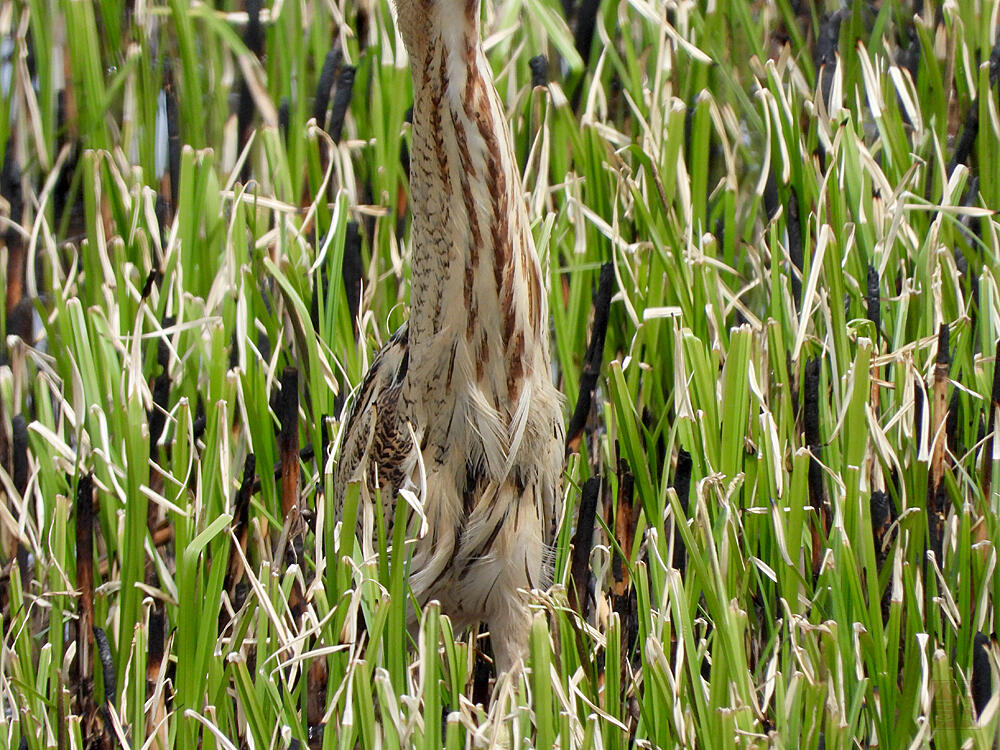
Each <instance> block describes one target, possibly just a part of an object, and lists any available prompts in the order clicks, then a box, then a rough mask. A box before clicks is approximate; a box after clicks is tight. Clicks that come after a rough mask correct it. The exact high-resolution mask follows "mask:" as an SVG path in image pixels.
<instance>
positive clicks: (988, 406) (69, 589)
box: [0, 0, 1000, 750]
mask: <svg viewBox="0 0 1000 750" xmlns="http://www.w3.org/2000/svg"><path fill="white" fill-rule="evenodd" d="M805 6H806V4H800V3H796V2H790V1H789V0H777V2H775V3H759V4H748V3H745V2H742V1H741V0H717V1H716V2H714V3H697V4H693V3H673V2H670V3H667V2H643V1H642V0H631V1H629V2H622V3H610V2H609V3H602V4H597V5H596V6H594V5H593V4H590V3H587V2H580V3H575V2H572V1H570V2H566V3H556V2H550V1H549V0H528V1H527V2H501V3H499V4H496V5H494V4H492V3H487V4H486V7H484V10H483V23H484V31H485V36H486V39H487V43H486V52H487V56H488V58H489V59H490V61H491V63H492V64H493V68H494V71H495V75H496V79H497V86H498V89H499V92H500V96H501V99H502V101H503V102H504V103H505V105H506V107H507V110H508V113H509V117H510V121H511V126H512V128H513V132H514V139H515V144H516V145H515V148H516V151H517V154H518V157H519V159H521V162H522V163H521V168H522V170H523V171H524V174H525V181H524V184H525V192H526V195H527V200H528V203H529V206H530V215H531V218H532V221H533V226H534V230H535V237H536V241H537V244H538V247H539V251H540V253H541V255H542V257H543V263H544V265H545V267H546V268H547V269H548V275H549V289H550V299H549V305H550V310H551V318H552V331H553V346H552V350H553V357H554V359H555V366H556V373H557V378H558V382H559V386H560V388H561V389H562V390H563V391H564V392H565V393H566V394H567V395H568V397H569V401H570V403H571V404H572V403H573V401H575V398H576V395H577V392H578V390H579V387H580V382H581V372H582V370H583V364H584V355H585V351H586V348H587V344H588V339H589V337H590V333H591V321H592V313H591V308H592V300H593V290H594V289H595V287H596V286H597V281H598V278H599V276H600V272H601V266H602V265H603V264H605V263H611V264H612V267H613V272H614V280H615V287H616V290H617V291H616V294H615V297H614V299H613V301H612V304H611V310H610V318H609V326H608V332H607V343H606V347H605V362H606V365H605V367H604V369H603V371H602V375H601V377H600V379H599V381H598V387H597V389H596V391H595V396H596V398H595V401H594V406H593V411H592V413H591V415H590V419H589V420H588V422H587V425H586V428H585V431H584V434H583V439H582V441H581V442H580V443H579V444H578V449H577V450H575V451H574V452H573V454H572V455H571V456H570V458H569V460H568V465H567V471H566V483H565V486H566V514H565V518H564V522H563V525H562V529H561V532H560V536H559V539H560V544H559V547H558V550H557V555H556V571H555V573H556V575H555V578H556V584H555V586H554V587H553V588H552V590H551V591H549V592H547V593H543V594H539V595H538V596H537V598H536V600H535V602H534V605H533V607H534V614H533V620H532V627H531V640H530V650H529V657H528V664H527V669H526V670H525V672H524V673H523V674H522V675H520V676H519V677H518V679H517V680H514V681H509V682H507V683H502V684H500V685H498V686H496V687H495V688H491V686H490V685H489V684H488V683H486V682H485V680H484V672H483V669H482V666H481V660H480V658H479V657H478V656H477V651H478V650H479V648H480V645H481V644H480V642H479V641H477V640H476V639H475V637H474V634H473V635H471V636H468V637H463V636H465V635H467V634H462V633H457V632H454V630H453V628H452V625H451V623H450V621H449V620H448V618H447V617H444V616H442V615H441V613H440V611H439V608H438V607H437V606H436V605H435V604H429V605H428V606H426V607H424V609H423V612H422V614H421V619H420V626H419V630H418V631H414V632H408V631H407V628H406V625H405V623H406V611H407V607H408V601H407V596H408V592H407V588H406V564H407V563H406V559H405V556H404V555H395V556H387V555H382V556H376V557H365V555H364V554H363V551H362V549H361V545H360V544H358V542H357V540H356V539H355V538H354V536H353V534H352V533H351V530H352V529H354V526H355V525H354V519H355V518H356V515H357V512H358V509H357V497H356V496H351V497H349V498H348V501H347V504H346V506H347V507H346V509H345V513H344V520H343V523H338V519H336V518H335V517H334V512H333V507H332V503H331V502H330V499H331V498H332V478H331V477H332V466H333V460H334V459H333V458H332V457H331V455H332V450H333V447H334V446H335V445H336V442H337V434H338V430H339V428H340V417H341V409H342V404H343V398H344V397H345V395H346V394H347V393H348V392H349V390H350V388H351V387H352V386H354V385H356V384H357V383H358V382H359V381H360V378H361V377H362V375H363V373H364V371H365V369H366V367H367V364H368V362H369V361H370V360H371V357H372V355H373V352H374V351H376V350H377V348H378V346H379V345H380V344H381V343H382V342H383V341H385V339H386V338H387V336H388V334H389V332H391V331H392V330H394V328H395V327H396V326H397V325H398V324H399V323H400V322H401V321H402V320H404V319H405V317H406V311H405V306H404V305H402V304H400V302H401V301H405V299H406V296H407V291H406V290H407V270H408V260H407V258H408V256H407V248H408V238H407V235H408V232H407V226H408V220H409V215H408V212H407V207H406V206H407V203H406V196H407V189H408V185H407V173H406V158H407V157H406V146H407V143H408V141H409V127H408V126H407V125H406V124H405V119H406V111H407V108H408V107H409V104H410V100H411V94H410V76H409V71H408V68H407V61H406V59H405V52H404V50H403V48H402V44H401V42H400V40H399V38H398V36H397V35H396V34H395V30H394V21H393V19H392V14H391V12H390V8H389V5H388V4H387V2H385V0H377V2H374V3H367V2H358V3H355V2H348V1H345V2H342V3H339V4H338V3H315V2H304V1H303V0H290V1H289V2H284V3H273V4H271V5H267V6H265V7H263V8H260V9H259V13H258V10H257V8H256V4H255V3H253V2H248V3H247V4H246V6H244V5H243V4H241V3H236V2H230V3H222V4H218V5H213V4H195V5H189V4H187V3H182V2H177V1H175V0H171V2H169V3H159V4H158V3H126V2H123V1H122V0H101V1H100V2H92V3H91V2H79V0H14V2H12V3H10V4H8V5H5V6H3V7H2V8H0V40H2V42H0V51H2V53H3V57H2V61H0V62H2V65H3V69H2V70H0V154H3V155H4V157H3V158H4V168H3V172H2V175H0V195H2V197H3V201H2V202H0V215H3V216H4V217H5V219H4V221H3V222H2V225H3V226H2V227H0V229H2V230H3V231H4V234H3V238H2V249H0V256H2V257H3V259H4V262H3V263H0V278H2V279H3V282H4V285H5V288H6V290H7V304H6V306H5V307H4V309H3V310H0V316H2V317H0V325H2V327H3V329H4V332H5V334H7V335H6V338H5V340H4V341H3V342H2V348H3V352H2V355H3V360H2V361H3V364H2V365H0V407H2V414H0V466H2V471H0V495H2V496H3V502H2V503H0V563H3V568H2V571H3V576H2V578H0V630H2V633H3V641H2V649H0V708H2V710H0V748H6V747H13V748H18V747H27V748H30V749H31V750H34V749H35V748H43V747H50V746H57V747H84V746H88V747H92V746H110V745H112V744H122V745H124V746H128V747H153V748H155V747H163V748H165V747H175V746H176V747H185V748H186V747H197V746H199V744H200V746H201V747H203V748H210V747H219V748H235V747H254V748H259V747H281V748H285V747H292V746H293V744H295V745H296V746H298V747H304V746H307V745H308V746H311V747H322V748H335V747H343V748H351V747H355V746H358V745H360V746H362V747H414V746H416V747H427V748H435V749H436V748H441V747H446V748H464V747H486V746H500V747H528V746H536V747H544V748H549V747H556V746H558V747H564V748H568V747H588V748H589V747H604V748H626V747H632V746H637V747H676V746H692V747H693V746H697V747H718V748H728V747H732V746H734V745H737V746H745V747H751V746H752V747H765V746H770V745H775V746H778V747H805V748H815V747H820V746H824V747H826V748H842V747H857V746H866V745H878V746H880V747H893V748H895V747H930V746H931V745H933V746H934V747H937V748H959V747H975V748H988V747H992V746H994V744H995V743H996V742H997V741H998V739H1000V715H998V711H997V701H996V700H993V699H992V698H991V697H992V695H993V692H994V688H995V686H996V685H998V675H997V674H996V672H997V666H998V662H997V657H998V653H1000V652H998V650H997V647H996V645H995V640H994V639H995V636H996V633H997V627H998V626H997V620H996V611H997V610H996V602H997V598H998V596H1000V587H998V581H1000V578H998V577H997V575H996V566H997V544H998V541H1000V523H998V518H1000V513H998V512H1000V444H998V443H997V441H996V435H995V430H996V428H997V426H998V425H1000V420H998V413H1000V412H998V399H1000V380H997V379H996V368H997V362H996V359H995V352H996V348H997V342H998V339H1000V223H998V221H997V218H996V214H995V210H996V208H997V207H998V206H1000V170H998V168H997V164H998V161H997V154H998V153H1000V125H998V123H1000V113H998V106H997V100H998V95H1000V81H998V78H1000V47H998V46H997V40H998V18H997V15H998V13H997V9H996V7H995V5H993V4H991V3H983V2H978V0H957V1H956V2H950V3H937V2H924V3H922V4H920V9H919V12H917V13H915V12H914V9H913V7H912V5H911V4H910V3H906V2H903V1H902V0H886V1H885V2H882V3H880V4H876V5H871V4H867V3H860V2H855V3H851V4H849V5H848V6H847V7H846V8H843V9H841V3H839V2H836V3H834V2H828V3H825V4H824V3H818V4H815V6H810V9H807V8H806V7H805ZM591 13H593V14H594V15H593V39H592V41H591V42H590V43H589V44H587V43H585V42H586V39H587V37H586V35H585V33H583V32H584V31H585V29H586V28H587V27H588V23H587V18H588V17H589V14H591ZM331 51H333V52H334V54H333V55H332V56H330V57H329V58H328V53H330V52H331ZM536 55H546V56H547V57H548V61H549V66H548V69H549V74H550V76H549V79H548V80H547V82H545V81H543V82H542V83H544V85H540V86H533V85H532V75H533V73H532V63H531V59H532V58H533V57H535V56H536ZM536 67H537V65H536ZM352 76H353V78H352ZM321 81H323V85H322V86H321V85H320V82H321ZM536 82H537V81H536ZM352 83H353V87H351V86H352ZM338 97H339V100H338ZM327 99H329V101H327ZM348 102H349V107H348V108H347V111H346V117H344V119H343V121H342V122H337V120H338V119H339V117H337V116H336V115H331V114H330V112H331V111H333V112H337V111H340V110H341V109H342V105H344V104H346V103H348ZM345 279H347V280H348V283H346V284H345ZM358 285H360V289H361V293H360V298H359V299H358V300H357V303H356V304H357V305H358V307H357V314H356V315H354V316H353V318H352V312H353V308H352V306H353V304H355V303H354V302H353V301H352V294H353V293H354V292H355V291H356V290H357V289H358ZM282 384H283V385H284V389H282V388H281V386H282ZM279 392H280V398H279V397H278V396H279ZM567 417H568V414H567ZM275 467H278V468H275ZM594 477H599V481H598V482H596V483H592V484H591V485H590V486H591V487H592V488H596V490H597V492H598V496H597V515H596V519H595V520H594V522H593V524H594V526H595V535H594V544H593V548H592V549H591V550H590V551H589V555H581V556H580V559H581V560H583V561H584V562H585V563H586V566H585V567H586V569H584V568H580V567H578V568H577V569H576V570H574V569H573V564H572V560H573V557H572V552H571V540H572V539H573V538H574V534H575V533H576V531H577V526H578V518H579V517H580V516H579V509H580V505H581V502H580V500H581V496H582V494H583V492H582V488H583V487H584V485H585V484H586V482H587V480H588V479H591V478H594ZM400 507H402V505H401V506H400ZM585 525H587V527H588V528H589V525H590V522H589V520H587V521H585ZM403 527H404V524H402V523H398V524H395V526H394V529H395V531H396V536H395V538H389V539H387V538H385V533H384V531H383V533H382V534H381V538H380V539H379V540H378V544H377V546H379V547H381V548H382V549H383V550H384V549H385V548H386V547H388V546H392V547H393V548H394V549H401V548H402V547H403V546H404V540H403V538H402V532H401V530H402V529H403ZM584 536H585V535H584ZM574 574H576V575H574ZM574 581H581V582H585V583H586V586H587V590H584V591H572V593H573V594H574V597H573V598H571V596H570V593H571V589H573V587H574V585H575V584H574ZM570 601H579V602H581V603H582V606H583V609H584V612H582V613H581V612H580V611H578V610H576V609H574V608H572V607H570V605H569V602H570ZM101 743H108V744H106V745H102V744H101Z"/></svg>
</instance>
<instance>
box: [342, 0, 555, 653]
mask: <svg viewBox="0 0 1000 750" xmlns="http://www.w3.org/2000/svg"><path fill="white" fill-rule="evenodd" d="M396 8H397V13H398V22H399V28H400V31H401V33H402V36H403V40H404V42H405V44H406V47H407V51H408V52H409V55H410V65H411V71H412V74H413V87H414V106H413V132H412V148H411V156H410V194H411V202H410V205H411V211H412V216H413V219H412V235H411V269H412V271H411V298H410V320H409V323H408V324H407V325H404V326H403V328H401V329H400V330H399V331H397V332H396V334H394V335H393V337H392V339H390V341H389V342H388V343H387V344H386V345H385V347H383V349H382V350H381V351H380V352H379V354H378V356H377V357H376V359H375V361H374V362H373V364H372V366H371V368H370V370H369V372H368V374H367V375H366V376H365V379H364V382H363V383H362V385H361V387H360V389H359V391H358V394H357V395H356V397H355V400H354V404H353V406H352V408H351V413H350V416H349V417H348V420H347V423H346V425H345V427H344V429H345V430H346V432H345V433H344V435H345V437H344V439H343V443H342V450H341V458H340V461H339V464H338V467H337V473H336V477H335V486H336V488H337V497H338V502H342V499H343V496H344V492H345V490H346V487H347V484H348V483H349V482H350V481H353V480H361V483H362V488H363V496H364V497H366V498H367V499H368V502H367V503H366V506H367V507H368V508H369V509H370V508H372V507H373V502H372V498H373V495H374V490H375V488H376V487H378V488H380V495H381V498H382V501H383V503H384V506H383V507H384V512H385V517H386V520H387V521H389V522H390V523H391V519H392V518H393V514H394V512H395V505H396V503H397V499H398V498H399V493H400V491H403V492H404V493H406V492H412V493H413V496H414V497H416V498H418V499H420V500H422V507H423V512H424V514H425V516H426V526H425V528H424V531H425V533H423V534H422V535H420V534H415V533H413V532H415V530H416V529H415V528H414V527H415V525H416V524H410V525H409V526H408V531H409V532H410V538H413V539H414V541H413V545H414V546H413V557H412V561H411V568H410V570H411V573H410V585H411V588H412V590H413V592H414V594H415V595H416V597H417V599H418V600H419V601H420V602H421V603H424V602H427V601H430V600H432V599H437V600H438V601H440V603H441V609H442V612H444V613H445V614H447V615H449V616H450V617H451V618H452V620H453V621H454V622H455V624H456V626H457V627H459V628H461V627H464V626H466V625H469V624H472V623H474V622H477V621H485V622H486V623H487V625H488V627H489V629H490V634H491V638H492V641H493V647H494V652H495V655H496V660H497V666H498V668H499V669H500V670H501V671H506V670H508V669H510V668H511V667H513V666H514V665H515V664H516V663H517V660H518V659H519V658H520V656H521V654H522V653H523V649H524V647H525V644H526V642H527V635H528V631H529V625H530V620H529V616H528V611H527V607H526V603H525V599H524V595H523V594H522V593H519V591H521V590H525V589H532V588H544V587H545V586H547V585H548V582H549V577H550V573H549V562H550V561H549V556H550V554H549V553H550V550H551V544H552V543H553V541H554V535H555V530H556V525H557V524H558V520H559V513H560V508H561V492H560V485H561V475H562V467H563V451H564V446H563V423H562V414H561V398H560V396H559V394H558V392H557V390H556V389H555V387H554V386H553V384H552V379H551V362H550V359H549V346H548V313H547V305H546V294H545V285H544V283H543V281H542V276H541V270H540V267H539V262H538V256H537V254H536V252H535V247H534V242H533V239H532V236H531V232H530V229H529V225H528V219H527V214H526V209H525V205H524V199H523V196H522V194H521V183H520V178H519V175H518V170H517V167H516V162H515V161H514V155H513V149H512V145H511V138H510V135H509V132H508V127H507V123H506V120H505V118H504V115H503V109H502V107H501V105H500V100H499V97H498V95H497V93H496V89H495V88H494V86H493V83H492V77H491V73H490V69H489V66H488V64H487V62H486V58H485V56H484V55H483V52H482V50H481V47H480V40H479V28H478V23H479V1H478V0H468V1H466V0H396ZM399 501H400V502H402V500H399ZM411 516H412V514H411ZM369 517H371V514H369ZM364 533H365V534H370V533H371V524H369V525H368V528H367V529H366V530H365V531H364Z"/></svg>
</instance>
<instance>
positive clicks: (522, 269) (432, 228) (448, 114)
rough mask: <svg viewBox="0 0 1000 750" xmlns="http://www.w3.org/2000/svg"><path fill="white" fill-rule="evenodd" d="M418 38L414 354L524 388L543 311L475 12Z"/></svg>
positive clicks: (543, 333)
mask: <svg viewBox="0 0 1000 750" xmlns="http://www.w3.org/2000/svg"><path fill="white" fill-rule="evenodd" d="M439 20H440V21H441V23H440V24H439V25H438V27H437V33H436V34H435V35H434V36H429V37H426V38H424V39H423V40H422V43H421V44H412V45H410V44H409V43H408V46H410V47H411V49H410V54H411V67H412V72H413V80H414V105H413V147H412V150H411V157H410V192H411V207H412V216H413V226H412V239H411V243H412V246H411V256H412V261H411V265H412V277H411V283H412V293H411V300H410V334H409V335H410V356H411V365H412V364H418V363H419V362H420V360H421V358H423V359H424V361H425V366H426V367H428V368H429V369H431V368H436V367H444V368H447V366H448V365H447V362H437V361H435V360H436V359H440V358H441V357H448V356H449V354H448V351H449V349H450V357H451V361H452V366H454V358H455V356H456V354H455V352H456V351H458V350H461V351H460V353H461V352H465V354H466V356H467V357H469V358H471V363H472V367H473V368H474V370H475V374H474V377H475V378H476V380H478V381H480V383H483V384H485V381H491V382H492V384H493V388H492V390H493V392H494V394H495V395H496V397H497V398H499V397H500V393H499V390H500V387H501V386H503V388H504V390H506V391H507V396H509V397H510V398H512V399H515V400H516V398H517V396H518V392H519V390H520V382H521V380H523V377H524V376H526V375H528V374H530V371H533V370H537V369H541V368H543V367H544V368H546V369H547V367H548V343H547V330H546V327H547V313H546V302H545V294H544V291H543V285H542V279H541V272H540V269H539V263H538V257H537V254H536V252H535V247H534V241H533V239H532V236H531V232H530V229H529V226H528V220H527V214H526V209H525V205H524V198H523V194H522V190H521V181H520V176H519V173H518V169H517V165H516V162H515V160H514V155H513V148H512V144H511V138H510V134H509V131H508V125H507V122H506V119H505V117H504V113H503V109H502V107H501V104H500V100H499V97H498V95H497V93H496V89H495V88H494V86H493V82H492V75H491V72H490V69H489V66H488V64H487V62H486V58H485V56H484V55H483V53H482V50H481V48H480V45H479V37H478V31H477V27H476V23H477V22H478V19H477V18H472V17H467V18H464V19H462V18H456V19H439ZM546 377H547V374H546Z"/></svg>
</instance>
